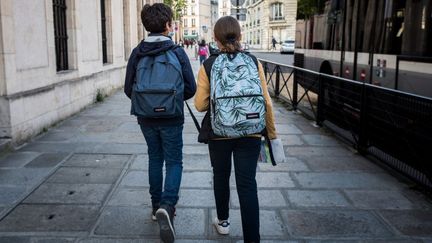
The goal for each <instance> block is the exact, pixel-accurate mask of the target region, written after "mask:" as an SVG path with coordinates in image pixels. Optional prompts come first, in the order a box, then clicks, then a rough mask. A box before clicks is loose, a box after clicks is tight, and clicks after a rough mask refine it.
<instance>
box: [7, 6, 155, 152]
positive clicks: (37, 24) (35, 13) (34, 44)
mask: <svg viewBox="0 0 432 243" xmlns="http://www.w3.org/2000/svg"><path fill="white" fill-rule="evenodd" d="M153 2H161V1H148V0H147V1H144V0H99V1H96V0H91V1H89V0H32V1H28V0H1V1H0V139H3V140H4V139H9V140H11V141H12V143H13V144H19V143H21V142H23V141H25V140H26V139H28V138H29V137H32V136H34V135H36V134H38V133H40V132H41V131H43V130H44V129H46V128H48V127H50V126H52V125H53V124H55V123H57V122H59V121H61V120H63V119H65V118H67V117H69V116H71V115H73V114H74V113H76V112H78V111H80V110H82V109H83V108H84V107H86V106H87V105H89V104H91V103H93V102H95V97H96V96H97V94H100V95H107V94H110V93H112V92H113V91H114V90H116V89H118V88H120V87H122V85H123V81H124V74H125V66H126V63H127V59H128V57H129V54H130V52H131V50H132V49H133V48H134V47H135V46H136V45H137V43H138V41H139V40H141V39H142V38H143V37H144V36H145V31H144V29H143V27H142V24H141V20H140V14H139V13H140V11H141V8H142V6H143V5H144V4H146V3H153ZM125 109H127V108H125Z"/></svg>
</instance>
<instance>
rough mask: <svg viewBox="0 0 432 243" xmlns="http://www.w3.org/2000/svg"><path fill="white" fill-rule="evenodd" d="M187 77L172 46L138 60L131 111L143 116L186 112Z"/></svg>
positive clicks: (167, 115)
mask: <svg viewBox="0 0 432 243" xmlns="http://www.w3.org/2000/svg"><path fill="white" fill-rule="evenodd" d="M183 92H184V81H183V76H182V68H181V65H180V62H179V60H178V58H177V56H176V54H175V53H174V51H173V49H170V50H168V51H164V52H161V53H159V54H158V55H154V56H144V57H143V58H141V60H140V61H139V62H138V65H137V70H136V78H135V83H134V85H133V87H132V97H131V100H132V108H131V114H132V115H135V116H139V117H143V118H172V117H178V116H181V115H183Z"/></svg>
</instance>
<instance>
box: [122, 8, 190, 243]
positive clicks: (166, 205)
mask: <svg viewBox="0 0 432 243" xmlns="http://www.w3.org/2000/svg"><path fill="white" fill-rule="evenodd" d="M172 19H173V12H172V10H171V8H170V7H169V6H167V5H165V4H162V3H156V4H153V5H149V4H146V5H145V6H144V7H143V9H142V11H141V21H142V23H143V25H144V27H145V29H146V30H147V31H148V32H150V34H149V36H148V37H147V38H146V39H144V40H143V41H141V43H139V45H138V46H137V47H136V48H135V49H134V50H133V51H132V54H131V55H130V58H129V61H128V64H127V70H126V78H125V86H124V92H125V94H126V95H127V96H128V97H129V98H130V99H131V103H132V107H131V114H132V115H135V116H137V118H138V123H139V125H140V127H141V131H142V133H143V135H144V138H145V140H146V143H147V148H148V157H149V171H148V173H149V184H150V195H151V201H152V206H153V211H152V219H153V220H157V221H158V223H159V227H160V236H161V239H162V240H163V241H164V242H174V240H175V231H174V224H173V223H174V221H173V220H174V216H175V205H176V204H177V201H178V199H179V197H178V193H179V188H180V182H181V177H182V170H183V165H182V163H183V162H182V159H183V157H182V153H183V151H182V150H183V140H182V139H183V138H182V133H183V123H184V113H183V103H184V100H187V99H190V98H191V97H193V96H194V94H195V91H196V83H195V78H194V75H193V72H192V68H191V65H190V62H189V58H188V56H187V55H186V53H185V51H184V50H183V48H180V47H178V46H176V45H175V44H174V42H173V41H172V40H171V36H172V35H173V34H174V32H173V26H172ZM164 161H165V167H166V172H165V184H164V186H163V187H162V182H163V173H162V168H163V164H164Z"/></svg>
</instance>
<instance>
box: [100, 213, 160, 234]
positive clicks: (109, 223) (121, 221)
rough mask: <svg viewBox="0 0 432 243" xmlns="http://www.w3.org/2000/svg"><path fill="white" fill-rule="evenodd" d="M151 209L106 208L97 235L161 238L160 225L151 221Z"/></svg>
mask: <svg viewBox="0 0 432 243" xmlns="http://www.w3.org/2000/svg"><path fill="white" fill-rule="evenodd" d="M151 212H152V209H151V208H143V207H106V208H105V209H104V210H103V212H102V215H101V217H100V220H99V223H98V225H97V227H96V230H95V232H94V234H95V235H113V236H139V235H140V236H142V235H146V236H153V237H155V238H156V237H159V225H158V223H157V222H155V221H153V220H152V219H151Z"/></svg>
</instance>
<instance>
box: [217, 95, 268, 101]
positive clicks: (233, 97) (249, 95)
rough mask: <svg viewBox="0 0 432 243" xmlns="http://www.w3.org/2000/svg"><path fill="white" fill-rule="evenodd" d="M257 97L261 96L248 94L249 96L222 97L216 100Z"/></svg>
mask: <svg viewBox="0 0 432 243" xmlns="http://www.w3.org/2000/svg"><path fill="white" fill-rule="evenodd" d="M257 96H263V95H262V94H250V95H236V96H223V97H218V98H216V99H217V100H219V99H232V98H243V97H257Z"/></svg>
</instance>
